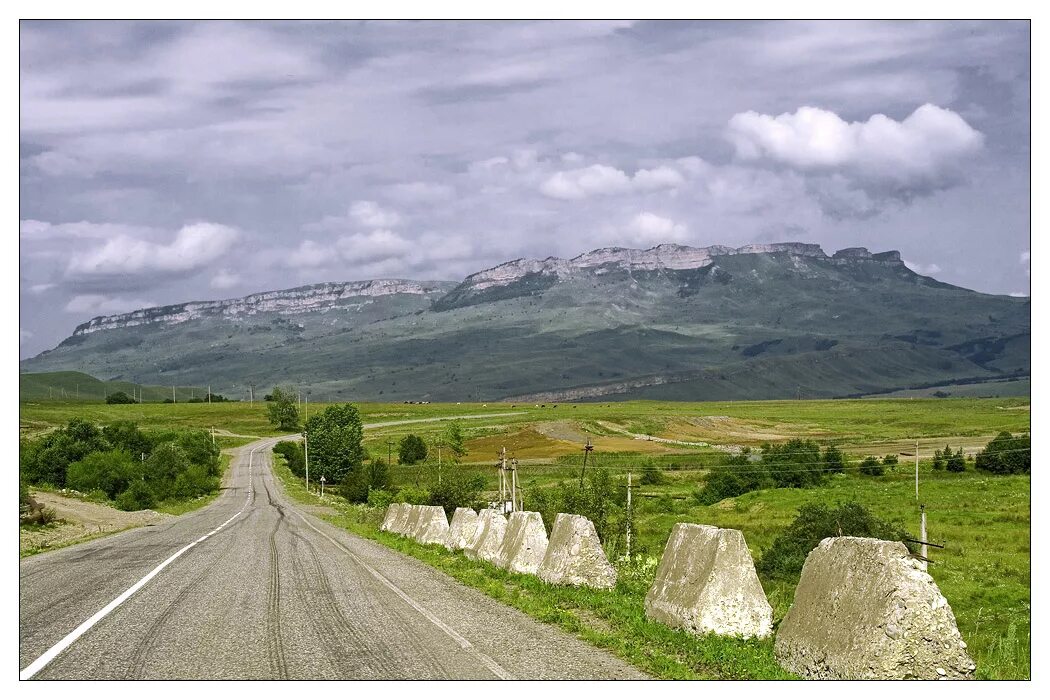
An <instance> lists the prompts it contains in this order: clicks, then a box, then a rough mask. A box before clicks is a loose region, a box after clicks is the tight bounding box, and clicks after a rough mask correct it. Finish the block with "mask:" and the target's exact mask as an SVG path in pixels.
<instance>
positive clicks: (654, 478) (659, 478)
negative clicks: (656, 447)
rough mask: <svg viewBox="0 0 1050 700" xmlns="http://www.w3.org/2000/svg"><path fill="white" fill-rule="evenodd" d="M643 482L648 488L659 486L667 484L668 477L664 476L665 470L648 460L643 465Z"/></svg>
mask: <svg viewBox="0 0 1050 700" xmlns="http://www.w3.org/2000/svg"><path fill="white" fill-rule="evenodd" d="M641 482H642V483H643V484H645V485H646V486H659V485H660V484H665V483H667V477H666V476H665V475H664V473H663V470H662V469H660V468H659V467H658V466H656V463H655V462H653V461H652V460H648V461H646V463H645V464H644V465H642V479H641Z"/></svg>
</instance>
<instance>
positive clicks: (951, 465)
mask: <svg viewBox="0 0 1050 700" xmlns="http://www.w3.org/2000/svg"><path fill="white" fill-rule="evenodd" d="M945 450H946V452H947V457H948V458H947V461H946V462H945V465H944V466H945V467H946V468H947V469H948V471H950V472H956V473H959V472H964V471H966V457H965V456H964V455H963V451H962V448H961V447H960V448H959V449H958V451H956V453H955V454H951V450H950V449H947V448H945Z"/></svg>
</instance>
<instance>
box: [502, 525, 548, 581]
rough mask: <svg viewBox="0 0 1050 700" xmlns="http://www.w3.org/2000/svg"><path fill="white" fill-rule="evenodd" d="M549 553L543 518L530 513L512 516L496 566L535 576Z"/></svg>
mask: <svg viewBox="0 0 1050 700" xmlns="http://www.w3.org/2000/svg"><path fill="white" fill-rule="evenodd" d="M546 553H547V529H546V528H545V527H544V526H543V516H542V515H540V514H539V513H533V512H529V511H515V512H514V513H511V514H510V520H509V521H508V522H507V532H506V534H505V535H504V536H503V544H502V545H501V546H500V550H499V554H498V555H497V556H496V562H495V563H496V566H498V567H500V568H501V569H506V570H507V571H513V572H514V573H518V574H535V573H536V570H537V569H539V568H540V564H541V563H543V555H544V554H546Z"/></svg>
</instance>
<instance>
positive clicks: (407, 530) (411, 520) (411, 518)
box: [399, 505, 423, 537]
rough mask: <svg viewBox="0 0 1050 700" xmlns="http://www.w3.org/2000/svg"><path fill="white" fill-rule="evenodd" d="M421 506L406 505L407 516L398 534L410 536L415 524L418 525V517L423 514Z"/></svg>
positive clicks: (414, 529)
mask: <svg viewBox="0 0 1050 700" xmlns="http://www.w3.org/2000/svg"><path fill="white" fill-rule="evenodd" d="M422 508H423V506H417V505H409V506H408V507H407V510H408V516H407V517H406V518H405V521H404V524H403V525H402V530H401V532H400V533H399V534H401V535H404V536H405V537H411V536H412V533H414V532H415V531H416V526H418V525H419V518H420V516H421V515H422V514H423V511H422Z"/></svg>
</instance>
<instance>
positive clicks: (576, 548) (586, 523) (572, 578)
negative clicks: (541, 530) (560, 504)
mask: <svg viewBox="0 0 1050 700" xmlns="http://www.w3.org/2000/svg"><path fill="white" fill-rule="evenodd" d="M536 575H537V576H539V577H540V579H541V580H543V581H546V582H547V583H553V584H558V585H567V586H587V587H589V588H615V587H616V569H614V568H613V566H612V564H610V563H609V559H608V558H607V557H606V556H605V550H604V549H602V543H601V542H600V541H599V540H598V533H597V532H596V531H595V529H594V523H592V522H591V521H590V520H588V519H587V518H585V517H583V516H582V515H570V514H568V513H558V517H557V518H555V519H554V528H553V529H551V537H550V544H548V546H547V553H546V554H545V555H544V557H543V562H542V563H541V564H540V568H539V570H538V571H537V572H536Z"/></svg>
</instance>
